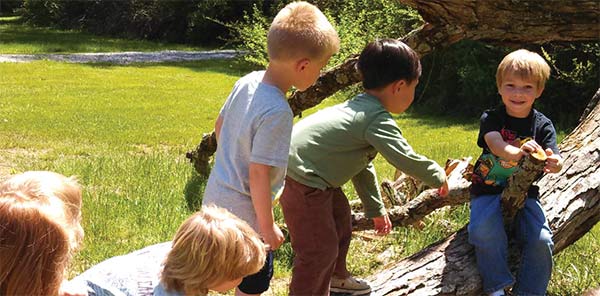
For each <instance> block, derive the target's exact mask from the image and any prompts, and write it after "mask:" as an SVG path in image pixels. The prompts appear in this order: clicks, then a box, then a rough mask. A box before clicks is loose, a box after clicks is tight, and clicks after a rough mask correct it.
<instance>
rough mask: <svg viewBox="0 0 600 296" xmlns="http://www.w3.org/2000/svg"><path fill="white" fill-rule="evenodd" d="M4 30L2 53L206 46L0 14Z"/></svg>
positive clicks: (2, 30)
mask: <svg viewBox="0 0 600 296" xmlns="http://www.w3.org/2000/svg"><path fill="white" fill-rule="evenodd" d="M0 32H1V34H0V53H2V54H40V53H75V52H117V51H159V50H206V48H202V47H198V46H189V45H184V44H167V43H158V42H150V41H144V40H126V39H118V38H110V37H101V36H95V35H91V34H87V33H83V32H79V31H74V30H69V31H62V30H56V29H52V28H40V27H36V28H34V27H29V26H24V25H23V24H22V20H21V19H20V18H19V17H0Z"/></svg>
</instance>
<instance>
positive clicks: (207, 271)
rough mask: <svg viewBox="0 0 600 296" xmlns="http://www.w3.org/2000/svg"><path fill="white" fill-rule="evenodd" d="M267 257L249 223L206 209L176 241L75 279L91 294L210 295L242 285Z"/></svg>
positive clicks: (110, 262)
mask: <svg viewBox="0 0 600 296" xmlns="http://www.w3.org/2000/svg"><path fill="white" fill-rule="evenodd" d="M265 254H266V251H265V245H264V244H263V243H262V242H261V240H260V238H259V237H258V234H256V232H255V231H254V230H252V228H251V227H250V226H248V224H247V223H246V222H244V221H242V220H240V219H239V218H237V217H236V216H234V215H232V214H231V213H229V212H228V211H227V210H225V209H222V208H218V207H213V206H205V207H203V208H202V209H201V210H200V211H199V212H196V213H195V214H193V215H192V216H190V217H189V218H188V219H187V220H185V222H183V224H181V226H180V227H179V229H178V230H177V233H176V234H175V237H174V238H173V241H172V242H165V243H160V244H156V245H152V246H149V247H146V248H143V249H141V250H138V251H135V252H132V253H129V254H127V255H123V256H118V257H113V258H110V259H108V260H106V261H103V262H101V263H99V264H98V265H95V266H93V267H91V268H90V269H88V270H87V271H85V272H84V273H82V274H81V275H79V276H78V277H76V278H75V279H74V280H73V281H74V282H77V283H83V285H85V286H87V287H88V289H89V294H90V295H156V296H158V295H161V296H162V295H164V296H182V295H206V294H207V293H208V291H209V290H212V291H217V292H225V291H228V290H230V289H232V288H235V287H236V286H238V285H239V284H240V282H241V281H242V279H243V278H244V277H245V276H247V275H249V274H254V273H256V272H258V271H259V270H260V269H261V268H262V266H263V265H264V262H265V256H266V255H265Z"/></svg>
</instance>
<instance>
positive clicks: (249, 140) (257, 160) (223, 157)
mask: <svg viewBox="0 0 600 296" xmlns="http://www.w3.org/2000/svg"><path fill="white" fill-rule="evenodd" d="M267 48H268V55H269V65H268V67H267V69H266V71H257V72H252V73H250V74H248V75H246V76H244V77H242V78H240V80H238V81H237V83H236V84H235V86H234V87H233V90H232V92H231V94H230V95H229V97H228V98H227V101H226V102H225V104H224V105H223V107H222V108H221V111H220V113H219V116H218V118H217V120H216V124H215V133H216V136H217V141H218V147H217V152H216V155H215V165H214V167H213V169H212V171H211V174H210V176H209V178H208V182H207V185H206V190H205V194H204V200H203V204H215V205H217V206H221V207H224V208H226V209H228V210H229V211H231V212H232V213H233V214H235V215H237V216H238V217H240V218H241V219H242V220H244V221H246V222H248V224H250V226H252V227H253V228H254V229H255V230H256V231H257V232H258V233H259V234H260V235H261V236H262V238H263V240H264V242H265V243H266V244H267V245H268V246H269V247H270V249H271V250H275V249H277V248H278V247H279V246H280V245H281V244H282V243H283V241H284V236H283V234H282V232H281V230H280V229H279V228H278V227H277V225H276V224H275V222H274V218H273V209H272V200H273V198H274V195H275V193H276V192H278V191H279V189H280V188H281V187H283V179H284V176H285V171H286V167H287V162H288V151H289V145H290V135H291V131H292V119H293V114H292V111H291V109H290V107H289V105H288V102H287V100H286V96H285V94H286V92H287V91H288V90H289V89H290V88H291V87H292V86H294V87H295V88H296V89H298V90H300V91H302V90H305V89H307V88H308V87H310V86H311V85H312V84H314V83H315V81H316V79H317V78H318V77H319V74H320V71H321V69H322V68H323V67H324V66H325V65H326V64H327V61H328V60H329V58H330V57H331V56H332V55H333V54H334V53H336V52H337V51H338V49H339V38H338V36H337V33H336V31H335V29H334V28H333V26H332V25H331V24H330V23H329V21H328V20H327V18H326V17H325V16H324V15H323V13H322V12H321V11H320V10H319V9H318V8H317V7H315V6H314V5H312V4H309V3H307V2H292V3H290V4H288V5H286V6H285V7H284V8H283V9H282V10H281V11H279V13H278V14H277V16H276V17H275V19H274V20H273V22H272V24H271V27H270V29H269V33H268V36H267ZM272 259H273V255H272V252H269V254H268V256H267V262H266V264H265V266H264V268H263V269H262V270H261V271H260V272H259V273H257V274H255V275H252V276H249V277H247V278H245V279H244V281H243V282H242V284H241V285H240V286H239V287H238V290H237V293H238V295H243V294H260V293H262V292H264V291H266V290H267V289H268V288H269V282H270V279H271V277H272V273H273V262H272Z"/></svg>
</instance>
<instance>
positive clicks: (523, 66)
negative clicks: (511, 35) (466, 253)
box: [469, 49, 562, 295]
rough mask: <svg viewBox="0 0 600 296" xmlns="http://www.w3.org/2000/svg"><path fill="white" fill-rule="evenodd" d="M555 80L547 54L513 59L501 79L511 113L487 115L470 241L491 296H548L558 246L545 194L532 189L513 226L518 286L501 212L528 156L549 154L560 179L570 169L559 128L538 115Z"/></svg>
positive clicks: (549, 168) (549, 167) (549, 166)
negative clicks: (507, 294) (507, 292)
mask: <svg viewBox="0 0 600 296" xmlns="http://www.w3.org/2000/svg"><path fill="white" fill-rule="evenodd" d="M549 76H550V67H549V66H548V64H547V63H546V62H545V61H544V59H543V58H542V57H541V56H540V55H538V54H536V53H534V52H530V51H528V50H525V49H521V50H517V51H514V52H512V53H510V54H509V55H507V56H506V57H505V58H504V59H503V60H502V62H501V63H500V65H499V66H498V71H497V73H496V83H497V86H498V93H500V96H501V97H502V103H503V106H502V107H499V108H497V109H492V110H487V111H485V112H484V113H483V115H482V116H481V123H480V124H481V125H480V130H479V138H478V141H477V144H478V145H479V146H480V147H481V148H483V153H482V154H481V156H480V157H479V159H478V161H477V163H476V164H475V168H474V172H473V177H472V186H471V196H472V197H471V221H470V223H469V242H470V243H471V244H472V245H473V246H474V247H475V254H476V257H477V266H478V269H479V272H480V274H481V277H482V280H483V289H484V292H485V293H488V294H489V295H504V289H505V288H507V287H509V286H510V285H512V284H515V285H514V287H513V292H514V294H515V295H545V293H546V288H547V286H548V281H549V280H550V274H551V272H552V248H553V246H554V244H553V242H552V232H551V231H550V228H549V226H548V222H547V220H546V216H545V214H544V211H543V209H542V206H541V205H540V202H539V200H538V197H539V192H538V187H537V186H532V187H531V188H530V189H529V192H528V198H527V200H526V202H525V207H524V208H523V209H522V210H521V211H520V212H519V213H517V216H516V217H515V223H514V225H513V226H514V227H515V228H514V230H515V232H514V233H515V238H516V239H517V240H518V241H519V243H520V246H521V247H522V252H523V255H522V257H521V266H520V268H519V272H518V275H517V279H516V281H515V279H513V276H512V274H511V271H510V269H509V266H508V261H507V245H508V238H507V235H506V233H505V231H504V221H503V219H502V208H501V205H500V195H501V193H502V190H503V189H504V187H505V186H506V182H507V179H508V177H509V176H510V175H511V174H512V172H514V170H515V169H516V168H517V163H518V161H519V159H521V157H523V156H524V155H527V154H529V153H531V152H533V151H535V150H538V149H541V150H544V151H545V152H546V154H547V155H548V160H547V161H546V166H545V168H544V171H545V172H547V173H558V172H559V171H560V170H561V168H562V158H561V157H560V154H559V150H558V146H557V145H556V131H555V130H554V126H553V125H552V122H551V121H550V119H548V118H547V117H546V116H544V115H543V114H542V113H540V112H539V111H537V110H535V109H534V108H533V103H534V102H535V100H536V99H537V98H539V97H540V95H541V94H542V92H543V91H544V84H545V82H546V80H547V79H548V77H549Z"/></svg>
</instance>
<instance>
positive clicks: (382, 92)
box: [365, 88, 392, 112]
mask: <svg viewBox="0 0 600 296" xmlns="http://www.w3.org/2000/svg"><path fill="white" fill-rule="evenodd" d="M365 93H367V94H369V95H371V96H373V97H375V98H377V100H378V101H379V103H381V105H382V106H383V108H384V109H385V110H387V111H388V112H391V111H390V110H391V108H390V102H391V100H392V98H390V95H389V93H388V92H387V90H386V89H385V88H382V89H365Z"/></svg>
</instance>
